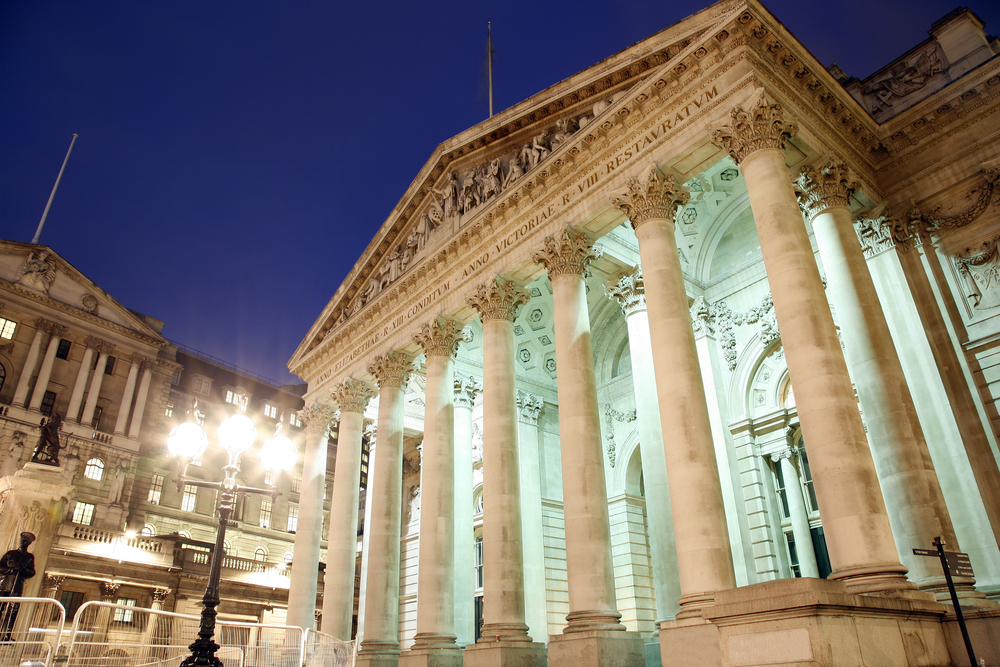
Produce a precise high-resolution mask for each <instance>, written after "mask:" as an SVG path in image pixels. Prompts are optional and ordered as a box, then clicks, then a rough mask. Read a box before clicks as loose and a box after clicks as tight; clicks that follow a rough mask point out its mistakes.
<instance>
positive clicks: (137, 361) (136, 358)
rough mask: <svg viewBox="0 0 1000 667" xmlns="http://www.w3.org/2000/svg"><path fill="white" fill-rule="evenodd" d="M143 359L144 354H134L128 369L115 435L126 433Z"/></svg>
mask: <svg viewBox="0 0 1000 667" xmlns="http://www.w3.org/2000/svg"><path fill="white" fill-rule="evenodd" d="M142 360H143V356H142V355H139V354H133V355H132V365H131V366H129V369H128V377H127V378H126V379H125V391H123V392H122V402H121V405H120V406H119V408H118V419H116V420H115V435H125V426H126V424H128V413H129V410H130V409H131V408H132V398H133V396H134V395H135V382H136V380H137V379H138V378H139V366H141V365H142Z"/></svg>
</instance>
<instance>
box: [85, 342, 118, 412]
mask: <svg viewBox="0 0 1000 667" xmlns="http://www.w3.org/2000/svg"><path fill="white" fill-rule="evenodd" d="M95 340H96V339H95ZM95 347H96V348H97V352H98V356H97V367H96V368H95V369H94V377H92V378H91V379H90V390H89V391H88V392H87V402H86V403H84V405H83V415H82V416H81V417H80V423H81V424H84V425H86V426H90V423H91V422H92V421H93V420H94V410H95V409H96V408H97V399H98V397H99V396H100V395H101V383H103V382H104V367H105V366H107V364H108V357H109V356H111V353H112V352H114V351H115V346H114V345H112V344H111V343H105V342H104V341H96V343H95Z"/></svg>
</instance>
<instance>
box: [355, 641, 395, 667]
mask: <svg viewBox="0 0 1000 667" xmlns="http://www.w3.org/2000/svg"><path fill="white" fill-rule="evenodd" d="M366 644H367V645H366ZM354 664H355V667H399V644H397V643H395V642H365V641H363V640H362V642H361V650H359V651H358V656H357V658H356V660H355V662H354Z"/></svg>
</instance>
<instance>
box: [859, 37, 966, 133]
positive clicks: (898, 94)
mask: <svg viewBox="0 0 1000 667" xmlns="http://www.w3.org/2000/svg"><path fill="white" fill-rule="evenodd" d="M941 55H942V54H941V47H940V45H938V44H932V45H931V46H930V47H928V48H926V49H924V50H923V51H921V52H920V53H919V54H917V55H915V56H912V57H910V58H909V59H907V60H904V61H902V62H899V63H896V64H895V65H893V67H892V69H891V70H890V71H889V74H888V76H885V77H883V78H881V79H879V80H878V81H874V82H872V83H869V84H868V85H866V86H865V87H863V88H862V89H861V94H862V95H864V98H865V101H866V102H868V103H869V104H870V105H871V111H872V115H873V116H874V117H875V118H876V120H878V121H879V122H882V121H883V120H884V119H885V116H887V115H889V114H886V113H883V112H885V111H887V110H888V109H889V108H890V107H892V106H893V103H894V101H898V100H900V99H902V98H904V97H907V96H909V95H911V94H913V93H915V92H917V91H918V90H920V89H921V88H923V87H924V86H926V85H927V83H928V82H929V81H930V80H931V79H933V78H934V77H936V76H937V75H938V74H941V73H943V72H944V71H945V70H946V69H947V68H946V67H945V65H944V61H943V60H942V59H941Z"/></svg>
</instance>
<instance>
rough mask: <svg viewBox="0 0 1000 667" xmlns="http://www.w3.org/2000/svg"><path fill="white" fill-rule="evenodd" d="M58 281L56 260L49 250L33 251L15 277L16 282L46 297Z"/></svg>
mask: <svg viewBox="0 0 1000 667" xmlns="http://www.w3.org/2000/svg"><path fill="white" fill-rule="evenodd" d="M55 279H56V260H55V257H53V256H52V253H51V252H50V251H48V250H32V251H31V252H29V253H28V256H27V257H25V259H24V262H23V263H22V264H21V266H20V268H18V270H17V274H16V275H15V276H14V282H15V283H16V284H18V285H21V286H23V287H27V288H28V289H33V290H36V291H38V292H41V293H42V294H45V295H46V296H47V295H48V293H49V288H50V287H52V283H53V282H54V281H55Z"/></svg>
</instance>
